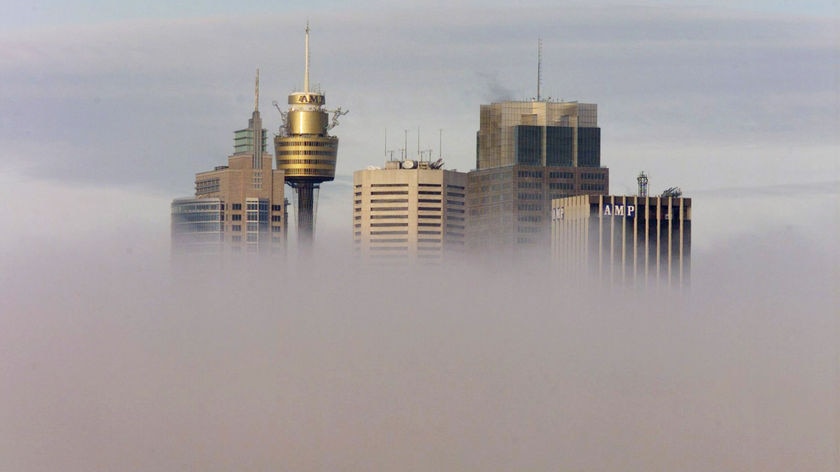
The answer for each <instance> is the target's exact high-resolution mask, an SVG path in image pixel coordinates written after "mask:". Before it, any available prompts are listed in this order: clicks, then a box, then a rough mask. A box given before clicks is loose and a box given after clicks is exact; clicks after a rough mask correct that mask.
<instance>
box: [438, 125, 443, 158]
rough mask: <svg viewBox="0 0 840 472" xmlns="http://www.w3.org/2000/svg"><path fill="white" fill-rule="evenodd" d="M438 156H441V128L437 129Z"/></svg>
mask: <svg viewBox="0 0 840 472" xmlns="http://www.w3.org/2000/svg"><path fill="white" fill-rule="evenodd" d="M438 157H440V158H441V159H442V158H443V128H439V129H438Z"/></svg>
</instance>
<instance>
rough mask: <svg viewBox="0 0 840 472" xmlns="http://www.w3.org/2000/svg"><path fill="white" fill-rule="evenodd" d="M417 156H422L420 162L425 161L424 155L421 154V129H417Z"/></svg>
mask: <svg viewBox="0 0 840 472" xmlns="http://www.w3.org/2000/svg"><path fill="white" fill-rule="evenodd" d="M417 155H418V156H420V160H421V161H422V160H423V155H422V154H420V127H419V126H418V127H417Z"/></svg>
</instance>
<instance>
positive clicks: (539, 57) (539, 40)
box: [537, 37, 542, 102]
mask: <svg viewBox="0 0 840 472" xmlns="http://www.w3.org/2000/svg"><path fill="white" fill-rule="evenodd" d="M540 85H542V38H540V37H538V38H537V101H538V102H539V101H540V100H541V97H540Z"/></svg>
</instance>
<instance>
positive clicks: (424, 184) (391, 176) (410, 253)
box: [353, 161, 467, 262]
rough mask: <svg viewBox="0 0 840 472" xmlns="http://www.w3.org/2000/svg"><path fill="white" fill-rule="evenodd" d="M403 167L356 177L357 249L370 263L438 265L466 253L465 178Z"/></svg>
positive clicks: (392, 165) (393, 164)
mask: <svg viewBox="0 0 840 472" xmlns="http://www.w3.org/2000/svg"><path fill="white" fill-rule="evenodd" d="M411 162H413V161H411ZM400 164H401V163H399V162H396V161H393V162H389V163H388V166H387V167H390V168H385V169H371V170H359V171H356V172H354V173H353V186H354V201H353V240H354V249H355V251H356V252H357V253H358V254H359V255H360V256H362V257H363V258H365V259H371V260H394V261H407V262H417V261H427V262H439V261H441V260H442V259H443V258H445V257H446V256H447V254H454V253H459V252H461V251H462V250H463V247H464V240H465V230H466V217H467V215H466V186H467V182H466V181H467V176H466V174H464V173H462V172H455V171H448V170H442V169H432V168H429V167H428V166H427V165H426V166H425V168H410V169H406V168H401V167H400ZM423 164H426V163H423ZM414 166H417V164H416V163H415V164H414Z"/></svg>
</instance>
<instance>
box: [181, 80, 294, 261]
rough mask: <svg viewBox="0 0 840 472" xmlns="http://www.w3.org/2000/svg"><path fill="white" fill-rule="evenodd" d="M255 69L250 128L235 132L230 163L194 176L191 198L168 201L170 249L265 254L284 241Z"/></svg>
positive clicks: (278, 176)
mask: <svg viewBox="0 0 840 472" xmlns="http://www.w3.org/2000/svg"><path fill="white" fill-rule="evenodd" d="M259 77H260V76H259V71H257V77H256V84H255V88H254V111H253V113H252V114H251V119H250V120H248V127H247V128H245V129H241V130H237V131H235V132H234V152H233V154H232V155H231V156H230V157H228V165H226V166H217V167H216V168H214V169H213V170H210V171H206V172H199V173H197V174H196V175H195V197H194V198H193V197H190V198H179V199H176V200H174V201H173V202H172V249H173V253H175V254H182V253H203V254H208V253H209V254H215V253H227V252H232V253H236V252H243V249H244V252H249V253H256V252H260V253H264V252H266V251H269V250H271V251H272V252H277V251H282V250H284V248H285V242H286V205H285V197H284V190H283V171H282V170H273V169H272V163H271V161H272V158H271V154H269V153H266V152H265V147H266V139H265V136H266V130H265V129H263V127H262V119H261V118H260V112H259V80H260V78H259Z"/></svg>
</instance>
